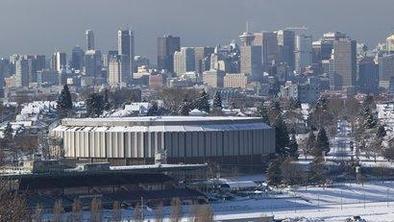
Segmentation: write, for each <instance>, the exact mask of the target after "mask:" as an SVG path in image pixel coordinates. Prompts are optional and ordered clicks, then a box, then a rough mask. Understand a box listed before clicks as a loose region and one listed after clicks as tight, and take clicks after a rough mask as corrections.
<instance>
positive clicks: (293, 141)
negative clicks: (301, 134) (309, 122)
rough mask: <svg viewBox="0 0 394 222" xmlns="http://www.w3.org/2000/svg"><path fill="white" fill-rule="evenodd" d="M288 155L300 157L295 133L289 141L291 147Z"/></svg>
mask: <svg viewBox="0 0 394 222" xmlns="http://www.w3.org/2000/svg"><path fill="white" fill-rule="evenodd" d="M287 156H289V157H293V158H298V143H297V139H296V137H295V135H294V134H292V135H291V139H290V142H289V148H288V150H287Z"/></svg>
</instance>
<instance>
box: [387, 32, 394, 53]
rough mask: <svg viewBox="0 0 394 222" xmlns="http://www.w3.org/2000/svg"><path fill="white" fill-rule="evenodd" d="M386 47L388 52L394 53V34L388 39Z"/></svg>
mask: <svg viewBox="0 0 394 222" xmlns="http://www.w3.org/2000/svg"><path fill="white" fill-rule="evenodd" d="M386 48H387V52H388V53H390V54H391V53H392V54H394V34H393V35H391V36H389V37H388V38H387V39H386Z"/></svg>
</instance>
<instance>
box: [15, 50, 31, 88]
mask: <svg viewBox="0 0 394 222" xmlns="http://www.w3.org/2000/svg"><path fill="white" fill-rule="evenodd" d="M15 86H16V87H28V86H29V66H28V62H27V60H26V59H25V58H24V57H22V56H21V57H19V59H18V60H16V62H15Z"/></svg>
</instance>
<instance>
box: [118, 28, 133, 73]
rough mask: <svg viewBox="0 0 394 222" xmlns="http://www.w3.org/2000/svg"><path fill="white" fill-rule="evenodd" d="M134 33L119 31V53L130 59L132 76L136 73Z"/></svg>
mask: <svg viewBox="0 0 394 222" xmlns="http://www.w3.org/2000/svg"><path fill="white" fill-rule="evenodd" d="M134 49H135V46H134V32H133V31H132V30H118V53H119V55H124V56H127V57H128V58H129V61H130V65H129V66H130V74H129V75H130V76H131V77H132V75H133V72H134Z"/></svg>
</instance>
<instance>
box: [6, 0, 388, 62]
mask: <svg viewBox="0 0 394 222" xmlns="http://www.w3.org/2000/svg"><path fill="white" fill-rule="evenodd" d="M393 9H394V1H393V0H0V56H9V55H10V54H12V53H43V54H50V53H51V52H53V51H54V50H55V49H61V50H65V51H66V52H70V51H71V48H72V47H73V46H75V45H81V46H82V47H83V48H85V41H84V38H85V37H84V31H85V29H88V28H90V29H93V30H94V32H95V37H96V47H97V48H100V49H102V50H104V51H107V50H109V49H112V48H115V46H116V30H117V29H118V28H119V27H128V26H130V27H133V29H134V30H135V34H136V54H137V55H144V56H148V57H150V58H155V54H156V38H157V36H160V35H163V34H174V35H179V36H181V41H182V45H184V46H197V45H216V44H217V43H225V42H228V41H231V40H232V39H238V35H239V34H240V32H242V31H243V30H244V29H245V23H246V21H249V23H250V30H251V31H261V30H268V31H270V30H275V29H279V28H285V27H288V26H302V25H305V26H307V27H309V30H310V32H311V33H312V34H313V36H314V39H317V38H319V36H320V35H321V34H322V33H324V32H328V31H343V32H346V33H348V34H349V35H350V36H351V37H352V38H354V39H356V40H358V41H362V42H366V43H367V44H368V45H369V46H370V47H374V46H375V45H376V44H377V43H378V42H382V41H383V40H384V39H385V37H386V36H387V35H388V34H389V33H391V32H394V23H393V21H394V14H393ZM153 62H156V59H153Z"/></svg>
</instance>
